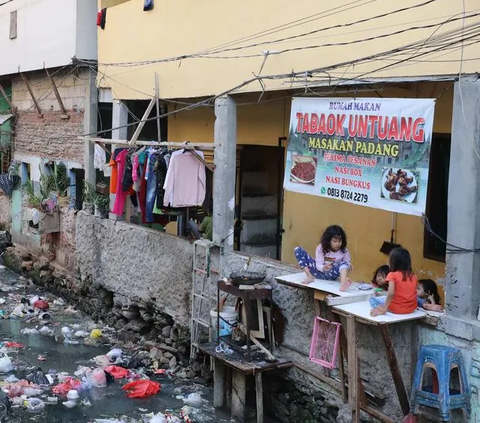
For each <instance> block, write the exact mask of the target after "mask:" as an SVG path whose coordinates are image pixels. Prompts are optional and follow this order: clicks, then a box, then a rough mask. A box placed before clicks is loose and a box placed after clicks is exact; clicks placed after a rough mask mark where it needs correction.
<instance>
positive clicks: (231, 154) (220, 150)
mask: <svg viewBox="0 0 480 423" xmlns="http://www.w3.org/2000/svg"><path fill="white" fill-rule="evenodd" d="M214 133H215V134H214V139H215V172H214V175H213V198H214V201H213V242H214V243H215V244H216V245H220V246H223V247H224V250H226V251H231V250H233V228H234V218H235V174H236V152H237V151H236V149H237V105H236V104H235V101H234V100H233V98H232V97H230V96H223V97H219V98H217V99H216V100H215V129H214Z"/></svg>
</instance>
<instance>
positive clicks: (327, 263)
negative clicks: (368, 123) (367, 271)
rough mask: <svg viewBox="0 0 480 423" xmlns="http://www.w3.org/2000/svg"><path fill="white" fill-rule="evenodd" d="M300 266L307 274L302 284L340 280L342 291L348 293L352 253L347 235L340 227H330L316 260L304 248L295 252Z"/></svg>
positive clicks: (318, 249) (298, 248)
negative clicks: (349, 250)
mask: <svg viewBox="0 0 480 423" xmlns="http://www.w3.org/2000/svg"><path fill="white" fill-rule="evenodd" d="M294 253H295V257H296V259H297V261H298V264H299V265H300V266H301V267H302V269H303V270H304V272H305V273H306V274H307V277H306V279H305V280H304V281H303V282H302V283H303V284H308V283H310V282H313V281H314V280H315V279H323V280H328V281H335V280H337V279H338V278H340V282H341V283H340V291H346V290H347V288H348V287H349V286H350V283H351V282H350V280H349V279H348V278H347V274H348V271H349V270H351V268H352V265H351V259H350V253H349V252H348V249H347V235H346V234H345V231H344V230H343V229H342V228H341V227H340V226H338V225H332V226H329V227H328V228H327V229H325V232H324V233H323V235H322V239H321V241H320V244H319V245H318V246H317V248H316V250H315V259H313V258H312V257H311V256H309V255H308V253H307V252H306V251H305V250H304V249H303V248H302V247H297V248H295V250H294Z"/></svg>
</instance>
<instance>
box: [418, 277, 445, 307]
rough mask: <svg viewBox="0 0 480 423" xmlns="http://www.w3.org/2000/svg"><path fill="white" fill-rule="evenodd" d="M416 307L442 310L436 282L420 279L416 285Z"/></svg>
mask: <svg viewBox="0 0 480 423" xmlns="http://www.w3.org/2000/svg"><path fill="white" fill-rule="evenodd" d="M417 296H418V307H423V308H424V309H425V310H430V311H440V312H443V307H442V305H441V304H440V303H441V301H440V295H439V294H438V287H437V284H436V283H435V282H434V281H432V280H431V279H420V280H419V281H418V286H417Z"/></svg>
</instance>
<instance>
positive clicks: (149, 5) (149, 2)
mask: <svg viewBox="0 0 480 423" xmlns="http://www.w3.org/2000/svg"><path fill="white" fill-rule="evenodd" d="M152 9H153V0H144V1H143V11H144V12H147V11H149V10H152Z"/></svg>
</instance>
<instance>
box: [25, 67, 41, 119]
mask: <svg viewBox="0 0 480 423" xmlns="http://www.w3.org/2000/svg"><path fill="white" fill-rule="evenodd" d="M20 76H21V77H22V79H23V82H24V83H25V85H26V86H27V90H28V92H29V93H30V97H32V100H33V104H35V108H36V109H37V112H38V114H39V115H40V116H41V117H43V114H42V109H41V108H40V105H39V104H38V102H37V99H36V98H35V94H34V93H33V90H32V87H31V86H30V83H29V82H28V79H27V78H25V75H24V74H23V73H22V72H20Z"/></svg>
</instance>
